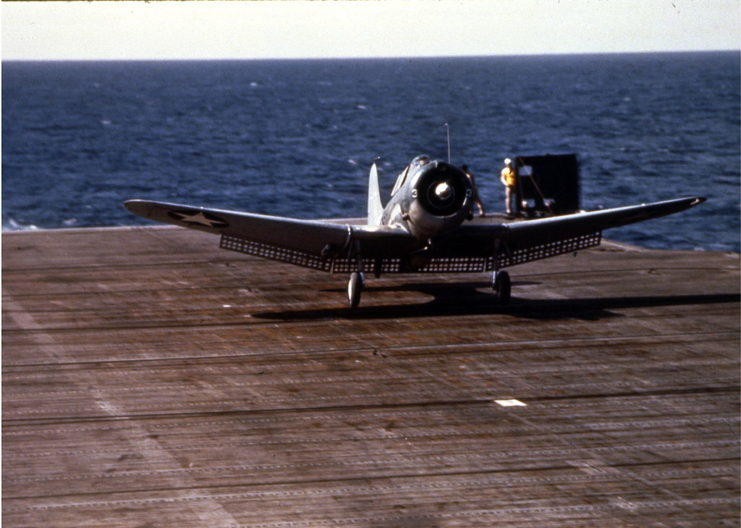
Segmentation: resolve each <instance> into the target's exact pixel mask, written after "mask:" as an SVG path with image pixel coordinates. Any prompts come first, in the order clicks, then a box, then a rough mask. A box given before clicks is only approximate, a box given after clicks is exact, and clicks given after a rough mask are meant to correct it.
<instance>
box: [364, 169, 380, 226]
mask: <svg viewBox="0 0 741 528" xmlns="http://www.w3.org/2000/svg"><path fill="white" fill-rule="evenodd" d="M382 216H383V203H381V190H380V187H379V185H378V168H377V167H376V163H375V162H374V163H373V166H372V167H371V169H370V174H369V175H368V225H372V226H377V225H381V217H382Z"/></svg>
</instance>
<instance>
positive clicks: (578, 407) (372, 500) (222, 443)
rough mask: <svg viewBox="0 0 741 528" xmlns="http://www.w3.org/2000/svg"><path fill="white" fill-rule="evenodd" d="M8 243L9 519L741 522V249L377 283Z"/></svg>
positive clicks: (104, 242) (184, 254)
mask: <svg viewBox="0 0 741 528" xmlns="http://www.w3.org/2000/svg"><path fill="white" fill-rule="evenodd" d="M217 246H218V239H217V238H216V237H213V236H209V235H206V234H202V233H198V232H193V231H186V230H180V229H175V228H131V229H89V230H68V231H42V232H32V233H6V234H3V372H2V377H3V429H2V432H3V451H2V452H3V502H2V508H3V519H2V520H3V525H4V526H5V527H6V528H11V527H40V526H54V527H55V528H66V527H70V528H79V527H81V526H106V527H107V528H119V527H145V526H157V527H162V526H172V527H178V528H189V527H204V526H208V527H213V528H236V527H252V528H257V527H260V528H287V527H339V526H342V527H353V526H358V527H373V528H376V527H397V526H398V527H406V528H409V527H433V528H438V527H453V526H455V527H460V526H466V527H471V526H477V527H479V526H480V527H484V526H486V527H489V526H497V527H533V526H537V527H564V528H566V527H568V528H578V527H590V528H591V527H597V526H599V527H640V528H645V527H673V528H675V527H687V528H689V527H693V528H695V527H708V528H710V527H719V526H728V527H730V526H739V505H740V503H739V398H740V397H739V385H740V382H739V377H740V374H739V373H740V366H739V255H738V254H720V253H705V252H681V251H648V250H640V249H636V248H627V247H623V246H619V245H615V244H610V243H605V244H603V246H601V247H600V248H597V249H591V250H587V251H585V252H583V253H581V254H579V256H578V257H576V258H574V257H572V256H571V255H567V256H560V257H556V258H553V259H550V260H545V261H539V262H535V263H531V264H526V265H523V266H520V267H516V268H513V269H512V270H511V274H512V278H513V282H514V288H513V297H514V298H513V301H512V304H511V306H509V307H508V308H506V309H504V308H500V307H498V306H497V305H496V304H495V303H493V302H492V294H491V292H490V290H489V289H488V277H487V276H485V275H477V274H460V275H445V276H444V275H434V274H426V275H424V276H418V275H398V276H388V277H382V278H381V279H373V278H369V280H368V290H367V291H366V293H365V294H364V297H363V301H362V305H361V306H360V307H359V308H358V309H357V310H355V311H350V310H349V309H347V308H345V293H344V289H345V281H346V278H345V277H344V276H342V275H330V274H325V273H321V272H316V271H311V270H305V269H302V268H296V267H292V266H288V265H284V264H276V263H274V262H270V261H265V260H260V259H258V258H254V257H250V256H245V255H240V254H236V253H233V252H227V251H220V250H219V249H218V247H217Z"/></svg>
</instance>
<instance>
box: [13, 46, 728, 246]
mask: <svg viewBox="0 0 741 528" xmlns="http://www.w3.org/2000/svg"><path fill="white" fill-rule="evenodd" d="M739 63H740V61H739V53H738V52H718V53H667V54H626V55H573V56H542V57H535V56H532V57H477V58H438V59H372V60H370V59H367V60H284V61H203V62H198V61H196V62H192V61H173V62H137V61H134V62H4V63H3V65H2V81H3V82H2V98H3V99H2V103H3V104H2V127H3V131H2V182H3V189H2V226H3V230H21V229H34V228H63V227H87V226H120V225H138V224H142V223H145V222H146V221H145V220H142V219H140V218H138V217H134V216H132V215H131V214H130V213H128V212H127V211H126V210H125V209H124V208H123V207H122V206H121V202H122V201H124V200H126V199H129V198H148V199H156V200H167V201H174V202H181V203H189V204H195V205H204V206H210V207H220V208H227V209H238V210H246V211H254V212H259V213H267V214H276V215H289V216H296V217H303V218H323V217H348V216H354V217H357V216H364V215H365V210H366V186H367V174H368V169H369V167H370V165H371V163H372V161H373V159H374V158H376V157H377V156H381V162H380V167H381V180H382V186H383V188H384V189H385V193H388V191H389V190H390V188H391V186H392V184H393V180H394V178H395V176H396V174H397V173H398V172H399V171H400V170H401V169H402V168H403V167H404V166H405V165H406V164H407V163H408V161H409V160H410V159H411V158H412V157H414V156H416V155H418V154H421V153H426V154H428V155H431V156H433V157H438V158H441V159H445V158H446V157H447V146H446V133H445V127H444V123H449V125H450V132H451V142H452V161H453V162H454V163H457V164H463V163H465V164H467V165H468V166H469V167H470V168H471V169H472V171H473V172H474V174H475V175H476V177H477V182H478V184H479V188H480V194H481V197H482V199H483V201H484V202H485V204H486V205H487V208H488V209H489V210H492V211H497V210H499V211H501V210H502V209H503V206H504V193H503V189H502V188H501V184H500V183H499V181H498V173H499V170H500V168H501V164H502V159H503V158H505V157H513V156H517V155H538V154H547V153H550V154H561V153H576V154H577V155H578V156H579V160H580V166H581V179H582V192H581V195H582V207H583V208H584V209H596V208H602V207H614V206H620V205H630V204H636V203H645V202H649V201H655V200H663V199H669V198H675V197H683V196H698V195H699V196H706V197H708V202H706V203H705V204H703V205H701V206H698V207H696V208H694V209H692V210H690V211H686V212H684V213H680V214H677V215H672V216H669V217H666V218H662V219H657V220H652V221H649V222H645V223H640V224H635V225H633V226H629V227H625V228H620V229H614V230H610V231H608V232H606V233H605V236H606V237H607V238H611V239H614V240H620V241H625V242H628V243H633V244H638V245H641V246H645V247H653V248H677V249H706V250H721V251H739V203H740V199H741V198H740V196H739V190H740V183H741V174H740V171H741V168H740V167H741V165H740V152H739V149H740V145H741V138H740V136H739V131H740V123H739V117H740V115H741V109H740V107H739V101H740V100H741V98H740V95H739V86H740V83H739V74H740V73H739Z"/></svg>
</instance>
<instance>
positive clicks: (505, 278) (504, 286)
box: [491, 271, 512, 305]
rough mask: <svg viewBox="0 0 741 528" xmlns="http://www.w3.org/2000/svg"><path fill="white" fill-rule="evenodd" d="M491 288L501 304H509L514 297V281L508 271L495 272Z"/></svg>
mask: <svg viewBox="0 0 741 528" xmlns="http://www.w3.org/2000/svg"><path fill="white" fill-rule="evenodd" d="M491 288H492V289H493V290H494V294H495V295H496V297H497V300H498V301H499V303H500V304H503V305H504V304H508V303H509V300H510V298H511V297H512V281H511V280H510V278H509V273H507V272H506V271H495V272H494V273H493V274H492V276H491Z"/></svg>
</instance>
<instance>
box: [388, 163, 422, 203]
mask: <svg viewBox="0 0 741 528" xmlns="http://www.w3.org/2000/svg"><path fill="white" fill-rule="evenodd" d="M429 162H430V157H429V156H427V155H425V154H421V155H419V156H417V157H415V158H414V159H413V160H412V161H411V163H409V165H407V166H406V168H405V169H404V170H403V171H401V173H400V174H399V176H397V178H396V183H395V184H394V188H393V189H392V190H391V196H393V195H395V194H396V193H397V192H399V189H401V187H402V186H403V185H404V182H406V180H407V176H409V173H410V172H412V171H413V170H414V169H416V168H418V167H422V166H424V165H427V164H428V163H429Z"/></svg>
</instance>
